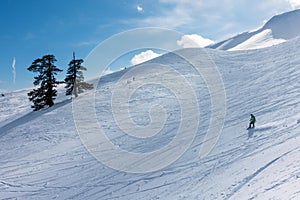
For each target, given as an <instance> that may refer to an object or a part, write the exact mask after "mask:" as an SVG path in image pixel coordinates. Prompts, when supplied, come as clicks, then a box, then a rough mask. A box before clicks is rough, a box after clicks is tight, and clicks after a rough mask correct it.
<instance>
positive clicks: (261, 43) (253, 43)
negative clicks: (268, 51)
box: [229, 29, 286, 51]
mask: <svg viewBox="0 0 300 200" xmlns="http://www.w3.org/2000/svg"><path fill="white" fill-rule="evenodd" d="M285 41H286V40H284V39H274V38H273V37H272V30H270V29H266V30H263V31H261V32H260V33H257V34H255V35H254V36H252V37H251V38H249V39H248V40H246V41H245V42H243V43H241V44H238V45H236V46H235V47H233V48H231V49H229V51H236V50H245V49H260V48H266V47H270V46H273V45H276V44H280V43H282V42H285Z"/></svg>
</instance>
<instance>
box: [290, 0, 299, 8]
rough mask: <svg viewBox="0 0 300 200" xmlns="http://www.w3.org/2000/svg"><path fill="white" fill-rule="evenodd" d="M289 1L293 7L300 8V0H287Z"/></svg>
mask: <svg viewBox="0 0 300 200" xmlns="http://www.w3.org/2000/svg"><path fill="white" fill-rule="evenodd" d="M287 2H288V3H289V4H290V5H291V6H292V8H293V9H298V8H300V1H299V0H287Z"/></svg>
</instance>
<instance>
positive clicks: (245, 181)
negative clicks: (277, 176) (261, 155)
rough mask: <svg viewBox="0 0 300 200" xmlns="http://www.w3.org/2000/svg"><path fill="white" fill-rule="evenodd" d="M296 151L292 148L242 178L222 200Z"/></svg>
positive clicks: (225, 199)
mask: <svg viewBox="0 0 300 200" xmlns="http://www.w3.org/2000/svg"><path fill="white" fill-rule="evenodd" d="M296 149H299V147H297V148H294V149H292V150H290V151H288V152H286V153H284V154H282V155H281V156H279V157H277V158H275V159H273V160H271V161H270V162H268V163H267V164H266V165H264V166H263V167H261V168H259V169H258V170H257V171H256V172H254V173H253V174H251V175H249V176H247V177H246V178H244V180H243V181H242V183H241V184H239V185H238V186H237V187H236V188H235V189H234V190H233V191H232V192H231V193H230V194H228V195H226V198H224V200H228V199H230V198H231V197H232V196H233V195H234V194H235V193H237V192H238V191H239V190H240V189H241V188H243V187H244V186H245V185H246V184H247V183H249V182H250V181H251V180H252V179H253V178H255V177H256V176H257V175H259V174H260V173H261V172H263V171H264V170H265V169H267V168H268V167H270V166H271V165H272V164H274V163H275V162H276V161H277V160H279V159H280V158H282V157H284V156H286V155H287V154H289V153H291V152H293V151H295V150H296Z"/></svg>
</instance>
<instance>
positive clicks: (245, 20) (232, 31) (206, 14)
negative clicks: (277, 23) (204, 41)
mask: <svg viewBox="0 0 300 200" xmlns="http://www.w3.org/2000/svg"><path fill="white" fill-rule="evenodd" d="M288 1H289V2H288ZM298 2H299V0H264V1H261V0H253V1H238V0H220V1H204V0H197V1H191V0H158V3H157V5H155V6H157V9H156V10H155V13H154V14H153V15H149V16H145V18H140V19H138V20H136V21H134V22H132V23H134V24H137V25H138V26H140V27H145V26H151V27H163V28H169V29H175V30H177V31H181V32H185V33H186V32H190V33H191V32H192V33H198V34H204V35H209V36H210V37H211V38H213V39H214V40H220V39H224V36H232V35H236V34H237V33H241V32H244V31H247V30H252V29H255V28H258V27H259V26H262V25H263V24H261V23H262V21H263V20H264V19H270V18H271V17H273V16H274V15H276V14H279V13H283V12H287V11H289V10H291V8H292V6H291V5H293V6H294V7H296V6H297V5H299V3H298Z"/></svg>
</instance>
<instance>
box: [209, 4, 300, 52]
mask: <svg viewBox="0 0 300 200" xmlns="http://www.w3.org/2000/svg"><path fill="white" fill-rule="evenodd" d="M299 21H300V10H294V11H291V12H287V13H283V14H280V15H277V16H274V17H272V18H271V19H270V20H269V21H268V22H267V23H266V24H265V25H264V26H263V27H262V28H260V29H258V30H256V31H250V32H244V33H241V34H239V35H237V36H234V37H232V38H229V39H227V40H224V41H222V42H218V43H216V44H213V45H211V46H209V47H210V48H213V49H220V50H247V49H258V48H264V47H269V46H272V45H276V44H279V43H282V42H285V41H287V40H291V39H294V38H296V37H299V36H300V26H299Z"/></svg>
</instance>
